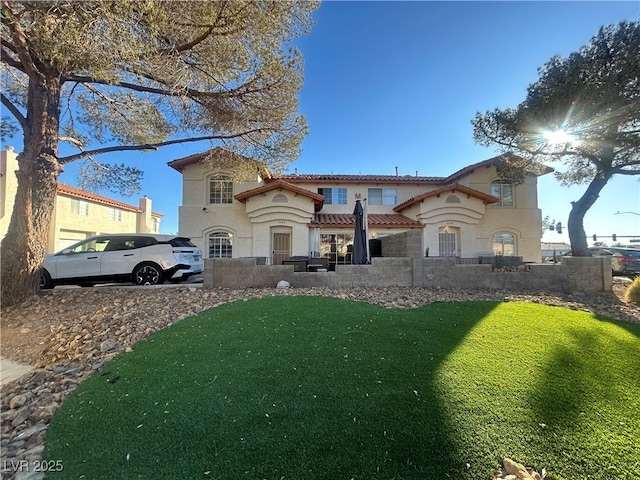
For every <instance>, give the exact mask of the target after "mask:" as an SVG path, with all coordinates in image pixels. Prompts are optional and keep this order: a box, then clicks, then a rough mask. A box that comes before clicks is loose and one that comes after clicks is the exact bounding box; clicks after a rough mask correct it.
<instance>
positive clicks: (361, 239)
mask: <svg viewBox="0 0 640 480" xmlns="http://www.w3.org/2000/svg"><path fill="white" fill-rule="evenodd" d="M353 215H354V217H355V231H354V235H353V258H352V260H351V263H353V264H355V265H364V264H366V263H369V259H368V256H367V230H366V229H367V225H366V224H365V221H366V220H365V218H364V210H363V209H362V204H361V203H360V200H356V206H355V208H354V209H353Z"/></svg>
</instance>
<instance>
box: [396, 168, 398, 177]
mask: <svg viewBox="0 0 640 480" xmlns="http://www.w3.org/2000/svg"><path fill="white" fill-rule="evenodd" d="M397 176H398V167H396V177H397Z"/></svg>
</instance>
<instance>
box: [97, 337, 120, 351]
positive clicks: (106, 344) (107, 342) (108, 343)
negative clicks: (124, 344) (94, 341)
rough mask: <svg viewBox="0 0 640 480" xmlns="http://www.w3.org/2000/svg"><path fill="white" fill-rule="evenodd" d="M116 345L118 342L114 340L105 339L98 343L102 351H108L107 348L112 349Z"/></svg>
mask: <svg viewBox="0 0 640 480" xmlns="http://www.w3.org/2000/svg"><path fill="white" fill-rule="evenodd" d="M117 346H118V342H116V341H115V340H105V341H104V342H102V343H101V344H100V351H101V352H103V353H104V352H108V351H109V350H113V349H114V348H116V347H117Z"/></svg>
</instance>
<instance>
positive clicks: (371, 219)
mask: <svg viewBox="0 0 640 480" xmlns="http://www.w3.org/2000/svg"><path fill="white" fill-rule="evenodd" d="M367 219H368V222H367V224H368V225H369V228H372V227H374V228H375V227H377V228H384V227H388V228H424V225H423V224H422V223H420V222H417V221H415V220H412V219H410V218H408V217H405V216H404V215H401V214H399V213H392V214H386V213H384V214H383V213H370V214H368V215H367ZM314 224H316V225H319V226H320V227H333V228H341V227H344V228H348V227H350V228H353V227H355V215H353V214H350V213H318V214H316V217H315V223H314Z"/></svg>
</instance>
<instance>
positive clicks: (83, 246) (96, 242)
mask: <svg viewBox="0 0 640 480" xmlns="http://www.w3.org/2000/svg"><path fill="white" fill-rule="evenodd" d="M107 245H109V239H108V238H92V239H91V240H87V241H84V242H80V243H77V244H76V245H72V246H71V247H70V248H69V249H68V250H64V251H65V252H69V251H70V253H84V252H102V251H104V250H105V249H106V248H107Z"/></svg>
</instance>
